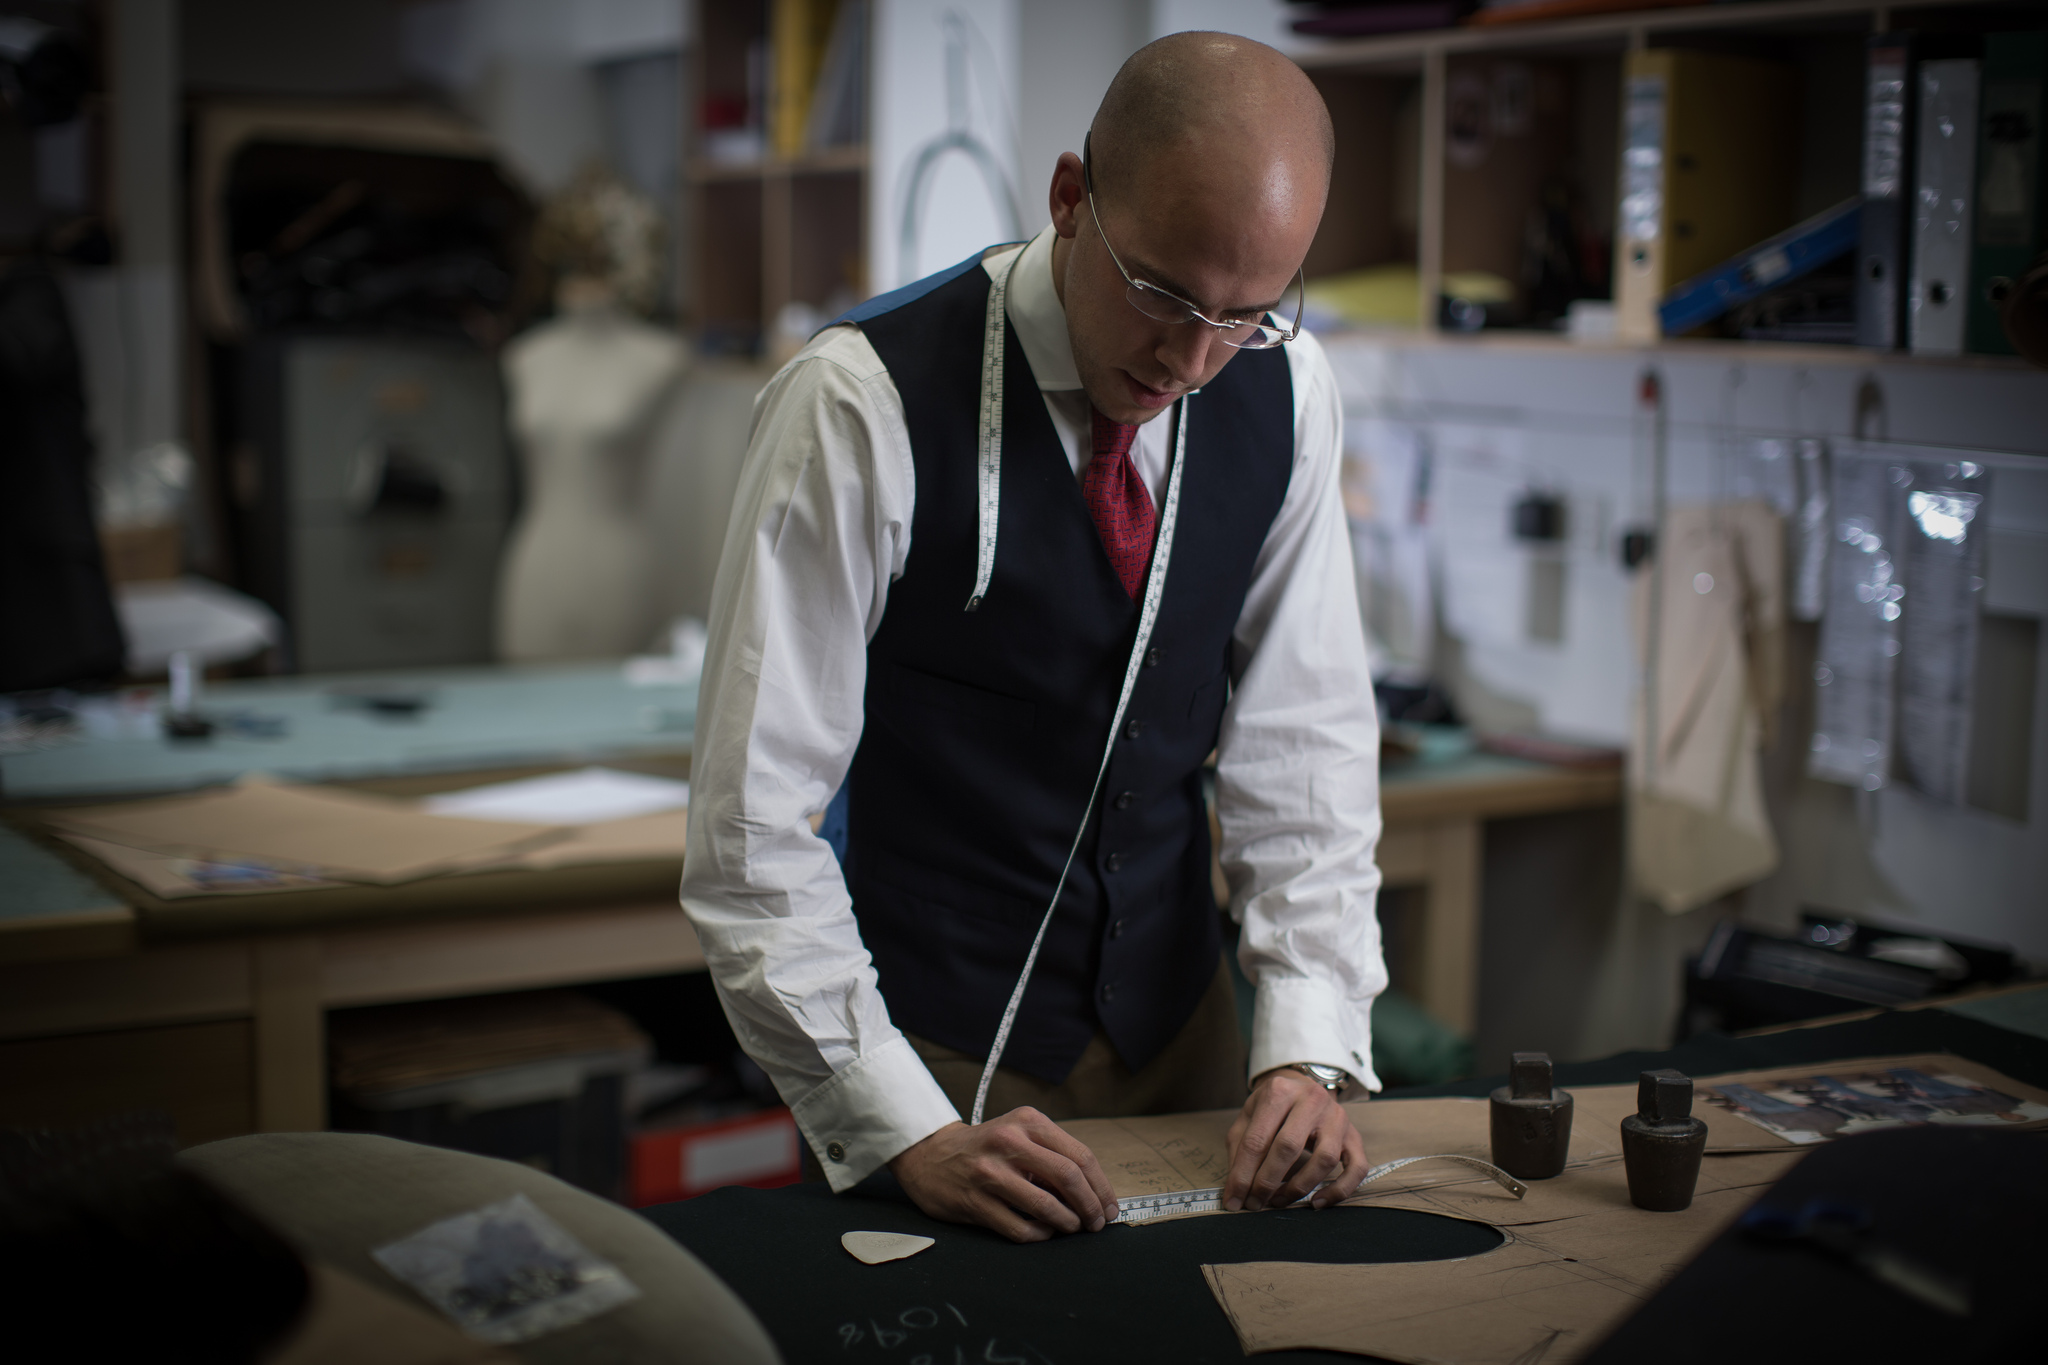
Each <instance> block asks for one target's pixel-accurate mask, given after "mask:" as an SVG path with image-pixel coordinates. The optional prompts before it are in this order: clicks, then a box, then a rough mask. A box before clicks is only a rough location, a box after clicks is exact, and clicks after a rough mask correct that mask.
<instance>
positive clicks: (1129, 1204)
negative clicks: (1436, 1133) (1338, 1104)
mask: <svg viewBox="0 0 2048 1365" xmlns="http://www.w3.org/2000/svg"><path fill="white" fill-rule="evenodd" d="M1418 1161H1456V1162H1459V1163H1460V1164H1462V1165H1466V1166H1470V1167H1472V1168H1473V1169H1474V1170H1477V1171H1479V1172H1481V1173H1483V1174H1485V1175H1487V1176H1490V1177H1492V1178H1493V1179H1494V1180H1497V1181H1499V1182H1500V1185H1501V1188H1503V1189H1505V1190H1506V1191H1508V1193H1510V1194H1512V1195H1514V1197H1515V1198H1517V1199H1520V1198H1521V1197H1522V1196H1523V1195H1525V1194H1527V1193H1528V1192H1529V1187H1528V1186H1527V1185H1524V1184H1523V1183H1522V1182H1521V1181H1519V1180H1517V1179H1515V1178H1514V1177H1513V1176H1511V1175H1509V1174H1508V1173H1507V1172H1506V1171H1504V1170H1502V1169H1501V1168H1500V1167H1498V1166H1495V1165H1493V1164H1492V1163H1491V1162H1486V1161H1481V1160H1480V1159H1479V1158H1478V1157H1476V1156H1459V1155H1458V1154H1456V1153H1453V1152H1446V1153H1442V1154H1440V1155H1436V1156H1404V1157H1402V1158H1401V1159H1400V1160H1399V1161H1389V1162H1388V1163H1387V1164H1386V1165H1384V1166H1374V1167H1373V1168H1372V1169H1371V1170H1369V1171H1367V1172H1366V1173H1365V1179H1363V1180H1361V1181H1359V1182H1358V1188H1359V1189H1361V1190H1362V1189H1364V1188H1365V1187H1366V1186H1367V1185H1370V1184H1372V1182H1373V1181H1375V1180H1378V1179H1379V1178H1380V1177H1381V1176H1383V1175H1391V1174H1393V1173H1394V1172H1395V1171H1398V1170H1400V1169H1401V1168H1402V1167H1403V1166H1413V1165H1414V1164H1415V1163H1416V1162H1418ZM1321 1188H1322V1186H1321V1185H1318V1186H1316V1190H1319V1189H1321ZM1315 1192H1316V1191H1315V1190H1310V1191H1309V1194H1314V1193H1315ZM1304 1197H1306V1196H1304ZM1116 1202H1117V1208H1118V1212H1117V1216H1116V1221H1117V1222H1119V1223H1148V1222H1150V1221H1151V1220H1153V1219H1154V1218H1172V1217H1177V1216H1178V1215H1180V1214H1183V1213H1221V1212H1222V1211H1223V1191H1222V1189H1221V1188H1220V1187H1219V1188H1217V1189H1213V1190H1175V1191H1173V1192H1172V1193H1170V1194H1136V1195H1130V1196H1120V1197H1119V1198H1118V1199H1117V1201H1116Z"/></svg>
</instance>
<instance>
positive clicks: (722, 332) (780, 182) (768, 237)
mask: <svg viewBox="0 0 2048 1365" xmlns="http://www.w3.org/2000/svg"><path fill="white" fill-rule="evenodd" d="M692 8H693V11H694V13H695V15H696V22H697V26H698V27H697V33H696V35H695V40H694V41H693V42H692V44H691V50H692V52H693V53H694V54H695V61H696V65H697V71H696V81H695V89H696V90H697V91H698V93H699V98H700V100H704V101H707V102H708V101H712V100H719V99H723V100H726V101H738V102H740V103H741V104H743V105H747V106H751V107H754V108H758V107H759V106H760V105H762V104H765V102H766V101H765V100H764V99H763V98H762V91H761V89H760V84H761V81H762V79H763V77H762V71H763V68H764V67H765V66H766V65H767V63H766V61H765V58H764V56H763V54H764V53H765V49H766V43H767V39H768V27H769V8H770V7H769V5H768V4H767V3H765V0H730V3H721V4H716V5H697V6H693V7H692ZM684 124H685V126H684V149H685V157H686V161H685V164H684V175H683V178H682V197H683V203H682V215H683V218H684V220H685V221H686V222H687V223H689V224H690V226H691V232H690V237H689V240H691V241H692V242H694V243H695V246H696V260H695V262H694V270H695V275H696V288H695V290H694V291H693V298H692V304H691V307H690V311H689V315H688V316H687V317H686V319H685V321H686V322H688V323H689V324H690V325H691V326H693V327H694V328H695V329H696V330H697V331H698V333H699V334H700V336H702V337H703V339H704V341H705V343H706V344H707V345H708V346H710V347H712V348H713V349H719V350H728V351H735V352H755V351H757V350H764V349H769V347H770V345H771V333H772V331H773V328H774V326H775V320H776V318H777V317H778V316H779V315H780V314H781V312H782V310H783V308H784V307H785V306H787V305H788V304H790V303H802V304H805V305H808V306H809V307H812V308H823V307H825V306H826V305H827V304H828V301H829V300H831V299H832V298H833V297H834V296H835V295H839V294H842V293H843V294H850V295H851V296H852V297H853V298H855V299H858V298H861V297H863V296H865V294H866V292H867V290H866V287H865V286H866V280H865V276H866V265H865V262H866V259H867V257H866V249H865V230H866V229H865V225H866V222H867V194H868V175H867V168H868V154H867V148H866V147H865V146H852V147H832V148H827V149H825V150H822V151H818V152H814V153H809V154H806V155H804V156H800V157H796V158H787V159H785V158H779V157H775V156H773V155H768V156H764V157H762V158H760V159H756V160H747V161H740V162H734V161H726V160H719V159H715V158H713V157H711V156H710V155H708V154H707V142H708V139H707V137H706V135H705V133H704V130H703V128H702V121H701V118H700V116H699V111H698V110H696V109H690V110H686V111H685V114H684ZM765 141H766V139H765V138H764V143H765Z"/></svg>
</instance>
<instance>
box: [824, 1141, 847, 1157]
mask: <svg viewBox="0 0 2048 1365" xmlns="http://www.w3.org/2000/svg"><path fill="white" fill-rule="evenodd" d="M825 1155H826V1156H829V1157H831V1158H832V1159H833V1160H834V1161H844V1160H846V1144H845V1143H843V1142H828V1143H826V1144H825Z"/></svg>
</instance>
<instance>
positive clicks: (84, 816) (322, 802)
mask: <svg viewBox="0 0 2048 1365" xmlns="http://www.w3.org/2000/svg"><path fill="white" fill-rule="evenodd" d="M44 818H45V819H47V820H48V821H49V823H50V824H52V825H54V826H56V827H57V828H58V829H60V830H64V831H66V832H68V833H73V834H83V835H85V836H87V837H88V838H93V839H102V840H105V841H106V842H108V843H115V844H123V845H126V846H127V847H129V848H140V849H147V850H149V851H151V852H156V853H170V854H178V855H182V856H185V857H190V858H198V859H207V860H214V861H240V860H250V861H255V862H259V863H264V864H268V865H271V866H275V867H286V868H296V869H301V870H305V871H308V872H312V871H315V870H317V871H318V872H319V873H321V874H324V875H327V876H331V877H336V878H340V879H343V880H347V881H359V882H374V883H386V884H388V883H393V882H403V881H411V880H412V879H414V878H416V877H424V876H427V875H428V874H430V873H433V872H439V871H444V870H446V869H447V868H449V867H451V866H453V865H456V864H459V863H462V862H464V861H474V860H475V859H477V858H478V857H479V856H480V855H483V854H487V853H497V854H504V855H510V854H511V853H513V852H515V851H517V850H522V849H525V848H530V847H532V846H534V845H536V844H540V843H546V842H548V841H551V840H555V839H559V838H561V837H563V836H564V834H566V833H567V831H566V830H564V829H562V828H561V827H560V826H555V825H541V824H509V823H504V822H500V821H495V820H460V819H455V818H453V817H449V816H438V815H437V816H429V815H423V814H422V813H421V812H420V811H419V809H418V808H417V807H416V806H414V805H412V804H411V803H410V802H405V801H393V800H390V799H388V798H385V797H380V796H371V795H368V794H366V793H363V792H353V791H345V790H341V789H338V788H333V787H304V786H292V785H286V784H282V783H273V782H254V781H244V782H240V783H237V784H236V785H235V786H232V787H225V788H220V789H216V790H214V791H206V792H200V793H197V794H196V795H192V796H176V797H171V798H168V799H166V800H161V801H137V802H130V803H123V804H121V805H114V806H91V807H85V808H81V809H72V810H59V811H54V812H52V813H50V814H49V815H47V816H45V817H44ZM222 855H227V856H226V857H225V858H223V857H222Z"/></svg>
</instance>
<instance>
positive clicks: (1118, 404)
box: [1086, 370, 1180, 426]
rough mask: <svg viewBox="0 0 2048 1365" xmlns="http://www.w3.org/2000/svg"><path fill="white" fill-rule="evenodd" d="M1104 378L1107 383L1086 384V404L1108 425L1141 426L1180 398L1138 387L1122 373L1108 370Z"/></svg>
mask: <svg viewBox="0 0 2048 1365" xmlns="http://www.w3.org/2000/svg"><path fill="white" fill-rule="evenodd" d="M1105 378H1106V381H1107V382H1102V383H1094V384H1088V385H1086V387H1087V389H1088V401H1089V402H1091V403H1093V404H1094V405H1095V410H1096V411H1097V412H1100V413H1101V414H1102V415H1103V416H1104V417H1107V418H1108V419H1109V420H1110V421H1112V422H1122V423H1126V424H1128V425H1131V426H1143V425H1144V424H1145V423H1147V422H1149V421H1151V420H1152V419H1153V418H1155V417H1157V416H1159V415H1160V414H1161V413H1163V412H1165V411H1166V410H1167V409H1169V408H1171V407H1172V406H1173V404H1174V400H1175V399H1177V398H1179V397H1180V394H1179V393H1160V392H1159V391H1158V390H1157V389H1153V388H1149V387H1147V386H1146V385H1144V384H1140V383H1139V382H1138V381H1137V380H1135V379H1133V378H1131V376H1130V375H1129V374H1127V373H1126V372H1124V371H1123V370H1111V371H1110V372H1109V374H1108V375H1107V376H1106V377H1105ZM1103 390H1107V391H1108V392H1107V393H1105V392H1103Z"/></svg>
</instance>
